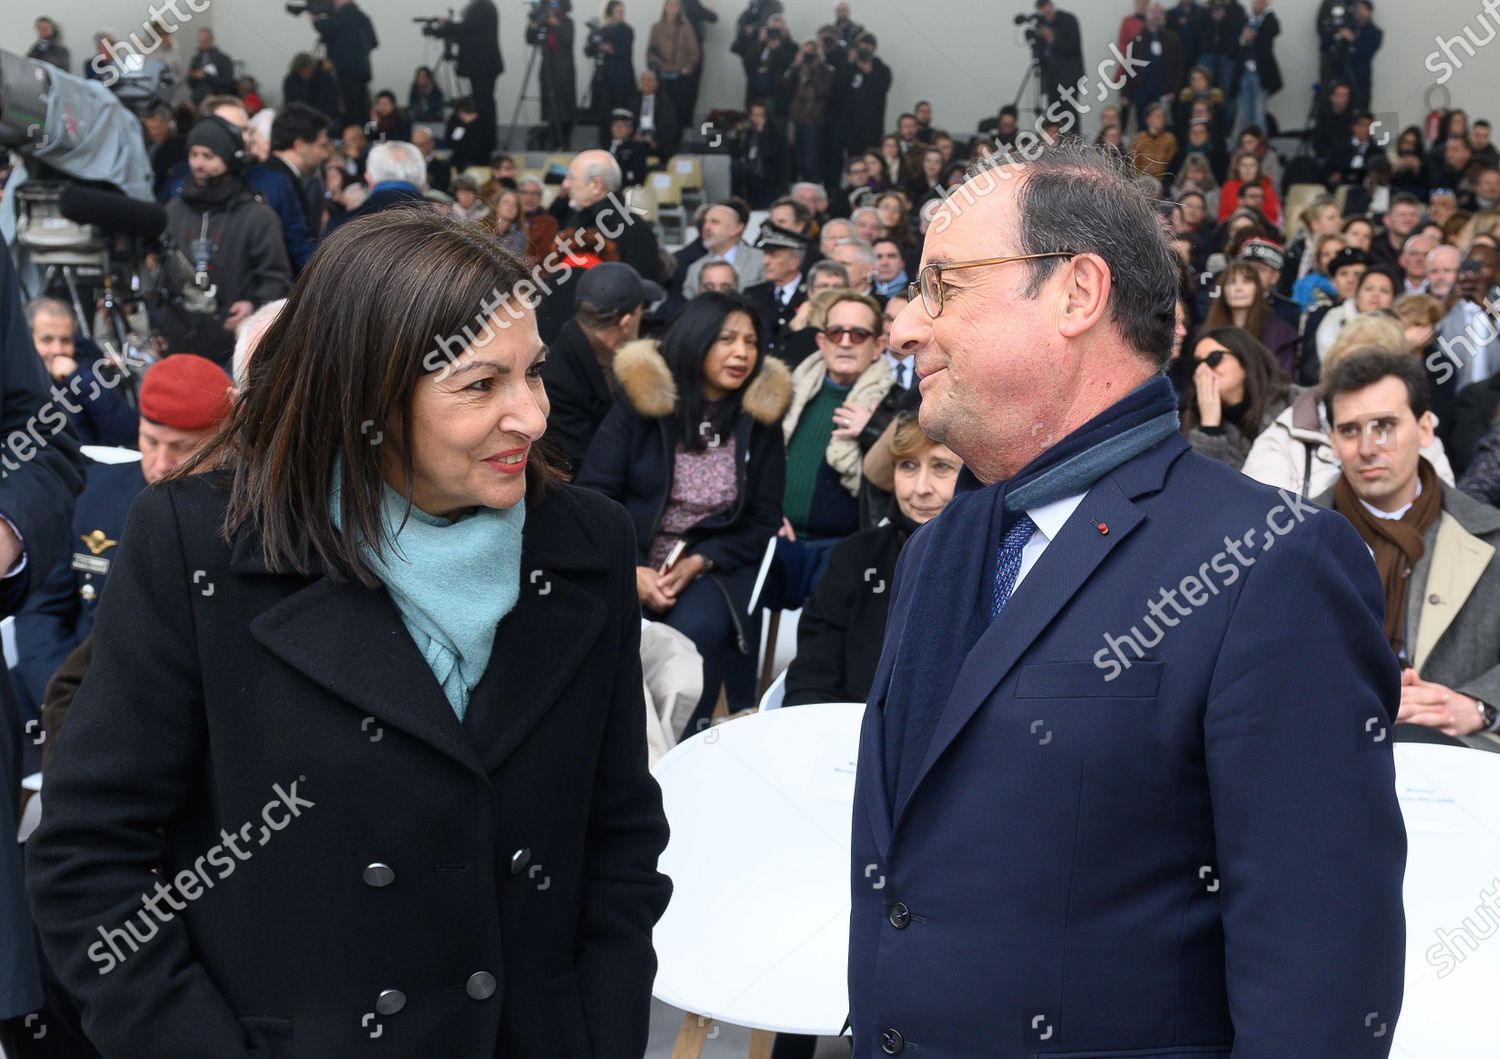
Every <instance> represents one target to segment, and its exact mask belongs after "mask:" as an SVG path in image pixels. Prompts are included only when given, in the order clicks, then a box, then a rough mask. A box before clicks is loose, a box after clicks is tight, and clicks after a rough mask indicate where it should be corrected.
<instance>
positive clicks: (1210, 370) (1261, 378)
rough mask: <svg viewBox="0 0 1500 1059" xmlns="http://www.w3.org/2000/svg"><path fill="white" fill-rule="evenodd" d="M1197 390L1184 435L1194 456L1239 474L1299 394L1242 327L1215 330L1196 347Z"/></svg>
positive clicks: (1190, 395)
mask: <svg viewBox="0 0 1500 1059" xmlns="http://www.w3.org/2000/svg"><path fill="white" fill-rule="evenodd" d="M1192 355H1193V361H1194V362H1195V363H1196V365H1197V367H1196V368H1194V370H1193V385H1192V388H1191V389H1189V390H1188V392H1187V395H1186V399H1185V400H1184V401H1183V408H1182V432H1183V434H1185V435H1186V436H1187V439H1188V444H1190V445H1192V446H1193V451H1195V452H1198V453H1201V454H1202V455H1204V456H1208V457H1210V458H1211V459H1215V460H1221V461H1222V462H1224V463H1227V464H1229V466H1231V467H1234V468H1236V469H1238V468H1239V467H1240V466H1241V465H1243V464H1244V462H1245V456H1246V454H1248V453H1249V451H1250V446H1251V444H1252V443H1253V442H1254V441H1255V439H1256V437H1257V436H1259V435H1260V433H1261V431H1263V430H1265V429H1266V428H1267V427H1269V426H1270V425H1271V423H1272V421H1274V420H1275V418H1276V417H1277V416H1279V415H1280V414H1281V413H1282V412H1284V411H1285V410H1286V408H1287V406H1288V405H1289V404H1290V403H1291V401H1292V399H1293V398H1295V397H1296V396H1297V394H1299V393H1301V390H1300V388H1298V387H1295V386H1292V385H1291V384H1290V383H1289V381H1288V380H1287V377H1286V375H1285V373H1283V372H1282V371H1281V370H1280V369H1279V368H1278V367H1277V366H1276V362H1275V360H1274V359H1272V356H1271V351H1270V350H1268V349H1266V347H1265V346H1263V345H1261V344H1260V342H1258V341H1256V339H1255V336H1254V335H1252V334H1250V333H1249V332H1248V331H1245V330H1242V329H1241V328H1238V327H1211V328H1209V329H1208V330H1207V331H1205V332H1204V333H1203V334H1202V335H1200V336H1199V337H1198V340H1197V341H1196V342H1194V343H1193V354H1192Z"/></svg>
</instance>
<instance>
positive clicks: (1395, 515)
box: [1033, 478, 1422, 522]
mask: <svg viewBox="0 0 1500 1059" xmlns="http://www.w3.org/2000/svg"><path fill="white" fill-rule="evenodd" d="M1421 495H1422V480H1421V479H1420V478H1418V479H1417V496H1418V497H1419V496H1421ZM1359 502H1360V503H1361V504H1364V505H1365V510H1366V511H1368V512H1369V513H1370V514H1372V515H1374V516H1375V517H1376V518H1383V519H1385V520H1387V521H1389V522H1395V521H1396V520H1397V519H1399V518H1400V517H1401V516H1402V515H1405V514H1406V513H1407V512H1408V511H1410V510H1411V504H1407V505H1405V506H1404V507H1400V508H1397V509H1396V510H1395V511H1381V510H1380V509H1379V508H1378V507H1371V506H1370V505H1369V504H1365V502H1364V499H1363V498H1360V501H1359ZM1416 502H1417V498H1416V497H1413V498H1412V502H1411V503H1412V504H1415V503H1416ZM1033 521H1035V520H1033Z"/></svg>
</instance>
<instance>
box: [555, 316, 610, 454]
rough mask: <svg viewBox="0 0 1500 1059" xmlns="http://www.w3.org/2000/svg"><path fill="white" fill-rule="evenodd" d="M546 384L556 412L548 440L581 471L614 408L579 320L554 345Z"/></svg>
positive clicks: (570, 325)
mask: <svg viewBox="0 0 1500 1059" xmlns="http://www.w3.org/2000/svg"><path fill="white" fill-rule="evenodd" d="M542 383H543V385H545V386H546V388H547V400H548V401H550V402H551V404H552V409H551V411H549V412H548V413H547V438H548V441H549V442H550V445H551V447H552V448H553V449H554V450H555V451H557V452H559V453H561V454H562V455H563V456H564V457H565V458H566V459H567V461H568V469H569V470H572V471H577V470H578V468H579V467H581V466H583V457H584V456H585V455H586V454H587V453H588V451H589V443H590V442H592V441H593V440H594V432H595V431H596V430H598V429H599V424H600V423H602V422H604V417H605V416H607V415H609V410H610V408H611V407H612V406H613V404H614V394H612V393H611V392H610V389H609V381H608V380H607V379H605V377H604V371H603V370H602V369H601V368H600V367H599V358H598V357H597V356H595V355H594V347H593V346H591V345H589V340H588V336H586V335H585V334H584V333H583V329H582V328H581V327H579V326H578V321H577V320H576V319H573V320H569V321H568V322H567V323H565V324H563V326H562V331H561V333H559V334H558V336H557V341H555V342H552V343H550V345H549V347H548V350H547V360H546V363H544V364H543V365H542Z"/></svg>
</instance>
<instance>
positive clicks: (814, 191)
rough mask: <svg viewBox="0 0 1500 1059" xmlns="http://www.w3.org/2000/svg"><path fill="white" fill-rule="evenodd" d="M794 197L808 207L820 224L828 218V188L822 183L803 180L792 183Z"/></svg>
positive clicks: (814, 219) (808, 210)
mask: <svg viewBox="0 0 1500 1059" xmlns="http://www.w3.org/2000/svg"><path fill="white" fill-rule="evenodd" d="M790 194H791V196H792V198H794V199H796V200H797V201H798V202H800V203H802V205H804V206H806V207H807V212H808V213H810V214H812V219H813V221H814V222H816V223H817V224H819V225H822V224H823V223H824V222H825V221H827V220H828V189H827V188H825V187H824V186H823V185H822V184H814V183H812V182H811V181H807V180H803V181H799V182H798V183H796V184H793V185H792V190H791V192H790Z"/></svg>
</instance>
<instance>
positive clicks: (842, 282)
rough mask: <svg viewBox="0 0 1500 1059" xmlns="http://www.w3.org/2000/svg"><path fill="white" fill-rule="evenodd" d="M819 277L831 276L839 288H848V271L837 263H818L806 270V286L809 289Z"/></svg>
mask: <svg viewBox="0 0 1500 1059" xmlns="http://www.w3.org/2000/svg"><path fill="white" fill-rule="evenodd" d="M819 276H832V277H834V278H835V279H837V280H838V281H839V286H840V287H847V286H849V270H848V269H847V268H845V267H844V266H843V265H841V264H839V263H838V262H837V261H819V262H818V263H817V264H816V265H814V266H813V267H812V268H810V269H808V270H807V285H808V286H809V287H811V286H812V285H813V283H814V282H815V281H816V280H817V278H818V277H819Z"/></svg>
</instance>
